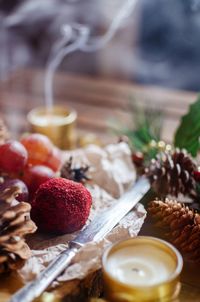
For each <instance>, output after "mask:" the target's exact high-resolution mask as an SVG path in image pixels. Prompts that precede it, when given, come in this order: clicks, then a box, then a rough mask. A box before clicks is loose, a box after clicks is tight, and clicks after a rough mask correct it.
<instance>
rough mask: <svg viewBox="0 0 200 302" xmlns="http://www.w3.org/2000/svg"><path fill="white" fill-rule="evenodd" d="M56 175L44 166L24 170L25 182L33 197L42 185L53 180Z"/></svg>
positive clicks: (29, 167)
mask: <svg viewBox="0 0 200 302" xmlns="http://www.w3.org/2000/svg"><path fill="white" fill-rule="evenodd" d="M54 175H55V173H54V171H53V170H52V169H50V168H49V167H46V166H42V165H36V166H28V167H27V168H26V169H25V170H24V175H23V181H24V182H25V183H26V185H27V186H28V189H29V192H30V195H31V197H33V194H34V193H35V191H36V190H37V189H38V187H39V186H40V185H41V184H42V183H44V182H45V181H47V180H49V179H50V178H53V177H54Z"/></svg>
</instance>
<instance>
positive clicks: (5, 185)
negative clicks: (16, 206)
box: [0, 178, 29, 202]
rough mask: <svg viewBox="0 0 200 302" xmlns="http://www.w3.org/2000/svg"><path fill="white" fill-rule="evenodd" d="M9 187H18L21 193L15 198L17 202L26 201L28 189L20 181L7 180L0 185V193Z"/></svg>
mask: <svg viewBox="0 0 200 302" xmlns="http://www.w3.org/2000/svg"><path fill="white" fill-rule="evenodd" d="M10 187H18V188H19V189H20V190H21V193H19V194H18V195H17V196H16V199H17V200H18V201H25V202H26V201H28V196H29V194H28V188H27V186H26V185H25V183H24V182H23V181H22V180H20V179H10V178H7V179H5V180H4V182H3V183H1V184H0V191H4V190H5V189H7V188H10Z"/></svg>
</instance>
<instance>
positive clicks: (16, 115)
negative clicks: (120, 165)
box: [0, 70, 200, 302]
mask: <svg viewBox="0 0 200 302" xmlns="http://www.w3.org/2000/svg"><path fill="white" fill-rule="evenodd" d="M54 97H55V102H56V103H59V104H66V105H68V106H71V107H74V108H75V109H76V110H77V112H78V131H79V135H80V136H82V135H84V134H88V133H93V134H95V135H96V136H97V137H98V138H99V139H100V140H101V141H103V142H104V143H109V142H111V141H115V140H116V138H115V137H113V134H112V133H111V132H110V131H109V130H108V122H109V120H111V119H113V118H118V119H119V120H120V121H121V122H122V123H124V124H129V123H130V122H131V115H130V112H129V102H130V99H132V100H133V101H137V102H140V103H142V104H146V105H147V106H148V105H149V104H150V105H151V106H156V107H159V108H161V109H162V110H163V112H164V114H165V117H164V123H163V131H162V138H163V139H164V140H166V141H170V140H171V138H172V135H173V132H174V130H175V129H176V127H177V125H178V123H179V118H180V116H181V115H183V114H184V113H185V112H186V111H187V109H188V106H189V104H191V103H192V102H193V101H194V100H195V98H196V94H195V93H191V92H186V91H171V90H167V89H163V88H159V87H153V86H141V85H136V84H132V83H123V82H116V81H111V80H108V79H98V78H93V77H86V76H80V75H73V74H64V73H58V74H57V75H56V77H55V80H54ZM44 104H45V102H44V72H43V71H40V70H20V71H17V72H15V73H14V74H13V75H12V76H11V77H10V78H9V79H8V80H6V81H4V82H0V111H1V114H2V115H3V116H4V118H5V120H6V122H7V124H8V126H9V128H10V130H11V132H12V134H13V136H14V137H18V136H19V135H20V134H21V133H22V132H24V131H27V129H28V125H27V121H26V114H27V112H28V111H29V110H30V109H32V108H34V107H36V106H41V105H44ZM141 234H148V235H155V234H154V233H153V230H152V229H151V227H149V225H147V223H145V224H144V226H143V228H142V230H141ZM14 280H15V277H13V278H8V279H4V280H1V279H0V294H1V293H5V297H6V295H7V294H8V293H11V292H13V291H15V290H16V288H18V287H19V285H20V281H19V280H18V281H17V282H16V281H14ZM182 284H183V286H182V291H181V295H180V299H179V302H197V301H200V266H199V265H198V266H196V265H191V264H188V263H185V264H184V271H183V274H182ZM0 297H3V296H0ZM0 302H3V298H1V299H0Z"/></svg>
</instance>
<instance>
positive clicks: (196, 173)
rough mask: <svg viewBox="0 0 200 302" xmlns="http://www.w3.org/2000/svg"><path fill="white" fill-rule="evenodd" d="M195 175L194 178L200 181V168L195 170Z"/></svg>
mask: <svg viewBox="0 0 200 302" xmlns="http://www.w3.org/2000/svg"><path fill="white" fill-rule="evenodd" d="M193 175H194V179H195V180H196V181H197V182H200V170H199V169H198V170H196V171H194V172H193Z"/></svg>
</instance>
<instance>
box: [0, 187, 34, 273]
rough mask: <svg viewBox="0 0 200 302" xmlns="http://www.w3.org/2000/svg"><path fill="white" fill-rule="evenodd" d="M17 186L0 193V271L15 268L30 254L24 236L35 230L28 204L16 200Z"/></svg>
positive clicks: (21, 264)
mask: <svg viewBox="0 0 200 302" xmlns="http://www.w3.org/2000/svg"><path fill="white" fill-rule="evenodd" d="M19 192H20V190H19V188H18V187H11V188H9V189H6V190H5V191H3V192H1V193H0V273H3V272H7V271H10V270H16V269H18V268H20V267H21V266H23V264H24V262H25V260H26V259H28V258H29V257H30V256H31V252H30V249H29V247H28V245H27V244H26V243H25V239H24V236H25V235H27V234H30V233H33V232H34V231H35V230H36V226H35V224H34V222H33V221H32V220H31V219H30V208H31V206H30V204H28V203H26V202H20V203H19V202H17V201H16V199H15V196H16V195H17V194H18V193H19Z"/></svg>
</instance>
